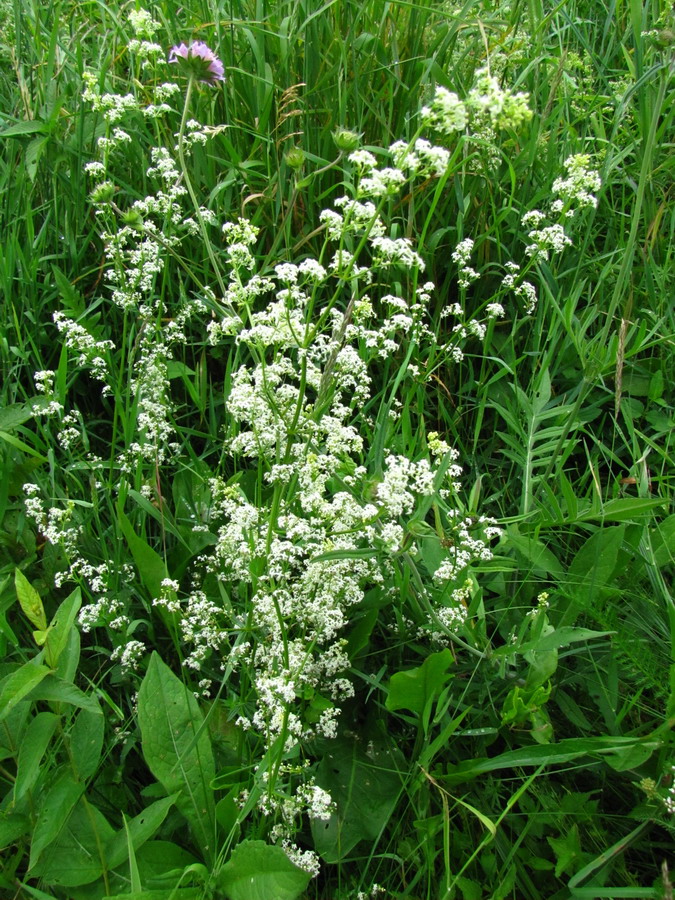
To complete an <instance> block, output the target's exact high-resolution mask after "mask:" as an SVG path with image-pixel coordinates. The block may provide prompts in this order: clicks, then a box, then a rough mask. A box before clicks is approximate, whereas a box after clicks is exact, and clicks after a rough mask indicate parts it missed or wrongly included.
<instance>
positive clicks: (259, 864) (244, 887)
mask: <svg viewBox="0 0 675 900" xmlns="http://www.w3.org/2000/svg"><path fill="white" fill-rule="evenodd" d="M310 877H311V876H310V875H309V874H308V873H307V872H305V871H303V870H302V869H299V868H298V867H297V866H296V865H294V864H293V863H292V862H291V861H290V859H289V858H288V857H287V856H286V854H285V853H284V851H283V850H282V849H281V847H278V846H276V845H273V844H266V843H265V842H264V841H242V843H241V844H238V845H237V846H236V847H235V848H234V850H233V851H232V856H231V857H230V859H229V861H228V862H227V863H226V864H225V865H224V866H223V868H222V870H221V873H220V878H219V883H220V888H221V890H223V891H224V892H225V896H226V897H228V898H229V900H272V898H274V900H295V898H296V897H299V896H300V895H301V894H302V893H303V891H304V890H305V888H306V887H307V885H308V884H309V881H310Z"/></svg>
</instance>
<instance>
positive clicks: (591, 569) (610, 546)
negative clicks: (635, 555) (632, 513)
mask: <svg viewBox="0 0 675 900" xmlns="http://www.w3.org/2000/svg"><path fill="white" fill-rule="evenodd" d="M625 531H626V526H625V525H611V526H609V527H608V528H600V529H599V530H598V531H596V532H595V534H592V535H591V536H590V537H589V538H588V540H587V541H586V543H585V544H584V546H583V547H582V548H581V550H579V552H578V553H577V555H576V556H575V557H574V559H573V560H572V563H571V565H570V567H569V570H568V573H567V585H566V586H567V587H568V589H569V590H570V591H572V592H574V593H575V594H577V593H578V594H581V595H583V597H586V596H587V595H588V593H589V591H590V592H595V591H596V590H597V588H598V587H603V586H605V585H607V584H609V582H610V580H611V577H612V573H613V572H614V569H615V568H616V562H617V556H618V553H619V550H620V548H621V544H622V542H623V538H624V534H625Z"/></svg>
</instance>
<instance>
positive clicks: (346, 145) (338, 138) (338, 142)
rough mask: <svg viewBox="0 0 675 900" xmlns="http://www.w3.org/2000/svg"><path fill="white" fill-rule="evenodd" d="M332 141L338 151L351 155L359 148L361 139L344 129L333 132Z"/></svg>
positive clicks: (353, 132)
mask: <svg viewBox="0 0 675 900" xmlns="http://www.w3.org/2000/svg"><path fill="white" fill-rule="evenodd" d="M333 140H334V141H335V146H336V147H337V148H338V150H341V151H342V152H343V153H351V152H352V150H356V149H357V147H360V146H361V137H360V135H358V134H357V133H356V132H355V131H348V130H347V129H346V128H338V129H337V131H334V132H333Z"/></svg>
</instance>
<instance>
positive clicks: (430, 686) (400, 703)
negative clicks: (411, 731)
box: [385, 649, 453, 715]
mask: <svg viewBox="0 0 675 900" xmlns="http://www.w3.org/2000/svg"><path fill="white" fill-rule="evenodd" d="M452 663H453V658H452V653H451V652H450V651H449V650H447V649H445V650H441V651H440V652H439V653H432V654H431V656H428V657H427V658H426V659H425V660H424V662H423V663H422V665H421V666H419V667H418V668H416V669H408V670H407V671H405V672H397V673H396V674H395V675H392V676H391V680H390V681H389V693H388V695H387V700H386V703H385V705H386V707H387V709H388V710H390V711H392V712H393V711H394V710H397V709H410V710H412V711H413V712H415V713H417V714H418V715H422V713H423V712H424V709H425V707H426V705H427V703H428V702H429V701H430V700H432V699H433V698H434V697H437V696H438V695H439V694H440V692H441V691H442V690H443V688H444V687H445V686H446V684H447V683H448V681H449V680H450V679H451V678H452V677H453V676H452V675H451V674H448V672H447V670H448V669H449V668H450V666H451V665H452Z"/></svg>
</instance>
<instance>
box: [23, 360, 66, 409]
mask: <svg viewBox="0 0 675 900" xmlns="http://www.w3.org/2000/svg"><path fill="white" fill-rule="evenodd" d="M55 376H56V373H55V372H53V371H52V370H51V369H42V370H41V371H39V372H35V373H34V374H33V381H34V382H35V390H36V391H37V392H38V393H40V394H44V395H45V397H44V399H45V400H46V401H47V402H41V403H34V404H33V406H32V407H31V411H32V413H33V415H34V416H45V417H48V416H54V415H57V414H58V413H60V412H63V404H62V403H59V401H58V400H56V398H55V397H54V378H55Z"/></svg>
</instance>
